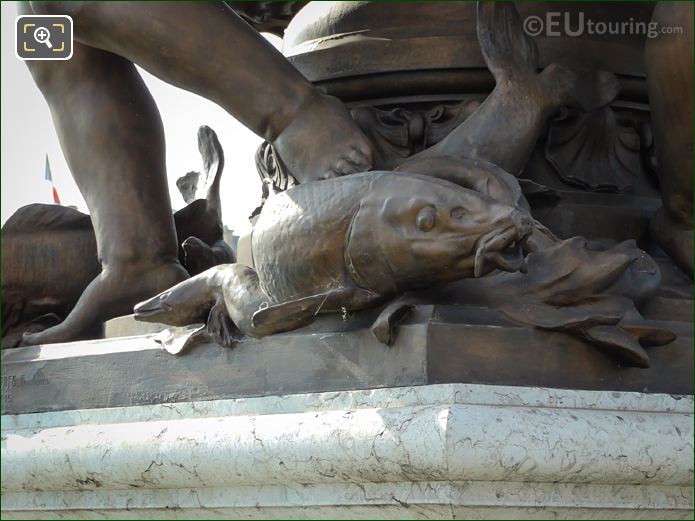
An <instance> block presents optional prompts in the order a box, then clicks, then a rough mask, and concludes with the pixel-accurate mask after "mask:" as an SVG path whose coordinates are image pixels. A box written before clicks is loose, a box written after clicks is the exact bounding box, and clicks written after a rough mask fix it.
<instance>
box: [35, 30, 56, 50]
mask: <svg viewBox="0 0 695 521" xmlns="http://www.w3.org/2000/svg"><path fill="white" fill-rule="evenodd" d="M34 39H35V40H36V41H37V42H39V43H45V44H46V47H48V48H49V49H53V45H51V33H50V31H49V30H48V29H46V28H45V27H37V28H36V29H35V30H34Z"/></svg>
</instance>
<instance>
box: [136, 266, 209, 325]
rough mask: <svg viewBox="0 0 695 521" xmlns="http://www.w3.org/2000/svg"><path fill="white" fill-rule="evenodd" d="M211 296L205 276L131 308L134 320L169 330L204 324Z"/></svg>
mask: <svg viewBox="0 0 695 521" xmlns="http://www.w3.org/2000/svg"><path fill="white" fill-rule="evenodd" d="M213 303H214V294H213V292H212V290H211V288H210V286H209V284H208V279H207V278H206V276H205V273H203V274H201V275H198V276H196V277H192V278H190V279H187V280H184V281H183V282H180V283H178V284H177V285H175V286H173V287H172V288H169V289H167V290H166V291H162V292H161V293H160V294H158V295H155V296H154V297H152V298H150V299H148V300H145V301H143V302H140V303H139V304H137V305H136V306H135V308H134V310H133V311H134V318H135V320H139V321H142V322H157V323H162V324H168V325H170V326H185V325H188V324H194V323H205V322H206V319H207V316H208V313H209V311H210V308H211V307H212V305H213Z"/></svg>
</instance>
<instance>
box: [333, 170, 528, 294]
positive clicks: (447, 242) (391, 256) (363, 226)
mask: <svg viewBox="0 0 695 521" xmlns="http://www.w3.org/2000/svg"><path fill="white" fill-rule="evenodd" d="M532 230H533V219H532V218H531V216H530V215H529V214H528V212H527V211H525V210H524V209H521V208H519V207H517V206H511V205H508V204H504V203H500V202H498V201H495V200H494V199H492V198H490V197H489V196H487V195H485V194H482V193H480V192H476V191H474V190H469V189H466V188H463V187H461V186H459V185H456V184H454V183H451V182H449V181H445V180H441V179H436V178H432V177H429V176H420V175H414V174H392V175H383V176H381V177H379V178H378V179H377V180H375V182H374V183H373V184H372V187H371V190H369V192H368V193H367V194H366V196H365V197H364V198H363V199H362V201H361V203H360V207H359V209H358V211H357V213H356V214H355V216H354V218H353V221H352V223H351V226H350V231H349V233H348V239H347V244H346V248H345V252H346V253H345V256H346V265H347V268H348V271H349V272H350V274H351V276H352V277H353V278H354V280H355V282H357V283H358V284H359V285H361V286H363V287H366V288H369V289H371V290H373V291H377V292H379V293H382V294H383V293H389V292H391V293H392V292H398V291H404V290H407V289H417V288H422V287H427V286H429V285H433V284H440V283H446V282H452V281H454V280H459V279H463V278H467V277H480V276H483V275H485V274H487V273H489V272H491V271H493V270H495V269H500V270H504V271H509V272H515V271H519V270H521V271H523V270H524V269H525V264H524V255H523V251H522V245H523V242H524V241H525V240H526V238H527V237H528V236H529V235H530V234H531V232H532Z"/></svg>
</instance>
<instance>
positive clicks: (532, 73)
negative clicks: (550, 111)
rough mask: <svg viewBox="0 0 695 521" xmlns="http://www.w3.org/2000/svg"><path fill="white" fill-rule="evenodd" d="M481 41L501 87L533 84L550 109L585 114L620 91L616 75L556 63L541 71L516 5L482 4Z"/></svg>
mask: <svg viewBox="0 0 695 521" xmlns="http://www.w3.org/2000/svg"><path fill="white" fill-rule="evenodd" d="M478 41H479V43H480V48H481V51H482V53H483V56H484V58H485V62H486V63H487V65H488V67H489V68H490V71H491V72H492V74H493V75H494V77H495V80H497V83H498V84H500V83H503V82H509V83H511V84H512V88H517V87H518V85H516V84H517V83H525V82H532V83H535V85H534V86H535V88H539V89H540V91H541V92H540V94H541V95H542V96H541V97H542V98H544V99H545V100H546V102H547V103H548V105H549V106H552V107H561V106H569V107H573V108H577V109H580V110H582V111H585V112H589V111H592V110H596V109H599V108H601V107H602V106H604V105H607V104H608V103H610V102H611V101H612V100H613V99H614V98H615V96H616V95H617V94H618V92H619V90H620V84H619V82H618V80H617V79H616V77H615V75H613V74H612V73H609V72H605V71H597V70H593V69H582V68H579V67H574V66H569V65H565V64H557V63H554V64H552V65H549V66H548V67H547V68H546V69H545V70H543V72H541V73H540V74H536V72H537V68H538V48H537V46H536V43H535V42H534V41H533V39H532V38H530V37H529V36H528V35H527V34H526V32H525V31H524V26H523V24H522V21H521V17H520V16H519V12H518V11H517V9H516V7H515V5H514V3H512V2H479V3H478Z"/></svg>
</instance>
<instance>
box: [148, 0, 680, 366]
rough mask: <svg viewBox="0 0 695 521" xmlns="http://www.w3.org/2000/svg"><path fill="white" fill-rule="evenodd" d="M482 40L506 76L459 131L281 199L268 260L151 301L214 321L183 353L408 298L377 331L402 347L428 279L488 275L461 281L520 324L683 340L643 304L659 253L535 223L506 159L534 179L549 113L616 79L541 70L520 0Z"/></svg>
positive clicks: (259, 243) (611, 338)
mask: <svg viewBox="0 0 695 521" xmlns="http://www.w3.org/2000/svg"><path fill="white" fill-rule="evenodd" d="M478 36H479V40H480V44H481V49H482V50H483V55H484V57H485V59H486V62H487V64H488V66H489V67H490V69H491V70H492V71H493V74H494V75H495V77H496V79H497V86H496V87H495V90H494V91H493V93H492V94H491V95H490V96H489V97H488V98H487V99H486V100H485V102H483V103H482V104H481V105H480V106H479V107H478V108H477V110H476V111H475V112H473V113H472V114H471V115H470V116H469V117H468V118H467V119H466V120H465V121H464V122H463V123H461V124H460V125H459V126H458V127H457V128H455V129H454V130H453V131H452V132H451V134H450V135H449V136H447V137H446V138H444V139H443V140H442V141H440V142H439V143H438V144H436V145H434V146H432V147H431V148H429V149H427V150H425V151H423V152H421V153H419V154H416V155H414V156H412V157H411V158H409V159H408V160H406V161H404V162H403V163H402V164H400V165H399V166H398V171H399V172H401V173H399V174H388V173H386V172H374V173H367V174H356V175H352V176H349V177H347V178H344V179H340V180H333V181H330V182H321V183H317V184H316V185H313V184H312V183H310V184H309V185H306V184H305V185H302V184H300V185H299V186H294V187H292V188H289V189H288V190H286V191H284V192H281V193H279V194H273V195H270V197H269V198H268V200H267V201H266V203H265V206H264V207H263V209H262V211H261V213H260V217H259V220H258V222H257V223H256V227H255V230H254V235H253V239H252V241H253V254H254V264H255V265H256V270H252V269H251V268H248V267H246V266H241V265H231V266H224V267H218V268H215V269H213V270H210V271H208V272H205V273H203V274H201V275H200V276H198V277H196V278H194V279H191V280H188V281H185V282H183V283H181V284H179V285H177V286H175V287H174V288H172V289H171V290H168V291H166V292H164V293H162V294H160V295H158V296H157V297H154V298H152V299H150V300H148V301H146V302H143V303H141V304H139V305H138V306H137V307H136V314H135V316H136V318H137V319H139V320H150V321H159V322H164V323H167V324H172V325H176V326H184V325H188V324H191V323H195V322H206V323H207V333H205V332H203V331H201V330H195V331H193V333H192V334H191V336H190V340H189V341H185V342H178V344H177V346H178V347H177V348H176V349H175V350H173V351H175V352H182V351H183V350H185V349H187V348H188V347H190V346H191V345H193V344H194V343H195V342H197V341H200V340H202V339H204V338H206V335H209V336H211V337H212V338H213V339H214V340H215V341H217V342H218V343H221V344H223V345H227V346H229V345H230V344H231V343H233V342H235V341H238V340H239V338H240V337H239V332H241V333H244V334H249V335H253V336H257V337H262V336H265V335H268V334H273V333H276V332H280V331H285V330H288V329H294V328H297V327H300V326H303V325H306V324H307V323H309V322H310V321H311V320H312V319H313V318H314V317H315V316H316V315H317V314H318V313H319V312H335V311H339V310H340V309H347V310H354V309H360V308H363V307H368V306H373V305H376V304H379V303H382V302H384V301H386V300H388V299H389V298H394V297H395V300H394V301H393V302H392V303H391V304H389V305H388V306H387V307H386V308H385V309H384V310H383V312H382V314H381V315H380V316H379V318H378V319H377V321H376V322H375V324H374V325H373V327H372V331H373V332H374V334H375V335H376V336H377V338H378V339H379V340H381V341H382V342H384V343H386V344H391V343H392V342H393V339H394V335H393V326H394V325H395V323H396V322H397V320H398V319H399V318H401V317H402V316H403V313H404V311H407V309H408V308H409V307H411V306H412V303H413V302H416V301H418V298H417V297H416V296H415V294H416V291H417V290H418V289H422V288H424V287H428V286H437V285H441V284H444V283H447V282H453V281H456V280H461V279H466V278H471V276H473V277H474V278H475V280H468V281H466V282H465V283H460V284H458V286H457V288H458V289H459V290H460V293H459V294H458V295H459V299H460V300H462V301H465V302H467V303H468V301H469V296H470V299H471V300H472V301H474V300H475V299H476V298H477V299H478V301H479V302H481V303H482V304H483V305H488V306H492V307H495V308H497V309H499V310H500V311H502V312H503V313H504V314H505V315H507V316H508V317H509V318H510V319H512V320H514V321H516V322H520V323H522V324H526V325H530V326H533V327H538V328H542V329H550V330H561V331H564V332H567V333H569V334H574V335H578V336H581V337H582V338H585V339H587V340H589V341H590V342H593V343H595V344H596V345H599V346H603V347H604V348H607V349H609V351H610V352H612V353H613V354H614V355H615V356H617V357H618V358H620V359H622V360H623V361H625V362H626V363H628V364H631V365H637V366H641V367H646V366H648V365H649V357H648V356H647V354H646V352H645V351H644V349H643V348H642V346H641V345H640V342H643V343H645V344H647V343H649V342H653V343H657V344H662V343H667V342H669V341H671V340H672V339H673V335H672V334H671V333H670V332H667V331H663V330H660V329H658V328H651V327H649V325H648V324H647V323H646V322H645V321H644V319H643V318H642V317H641V315H640V314H639V312H638V311H637V309H636V308H635V305H634V303H635V302H641V301H643V300H644V299H645V298H647V297H648V296H650V295H651V294H653V291H654V290H655V288H656V287H657V286H658V285H659V281H660V273H659V269H658V267H657V266H656V264H655V263H654V262H653V261H652V260H651V258H649V256H648V255H646V253H644V252H643V251H642V250H640V249H638V248H636V247H635V245H634V243H630V242H627V243H624V244H622V245H618V246H616V247H614V248H610V249H606V248H598V249H596V248H595V247H592V246H590V245H589V244H588V243H587V241H585V240H584V239H582V238H575V239H570V240H566V241H562V240H560V239H559V238H557V237H556V236H555V235H554V234H552V233H551V232H550V231H549V230H548V229H547V228H545V227H544V226H543V225H541V224H540V223H538V222H534V221H533V220H532V219H531V217H530V214H528V209H529V205H528V202H527V201H526V199H525V197H524V195H523V192H522V189H521V187H520V185H519V182H518V181H517V180H516V179H515V178H514V177H513V176H511V175H510V174H508V173H507V172H506V171H505V169H504V168H501V166H500V165H503V166H504V167H506V169H508V170H510V171H511V172H513V173H515V174H518V173H519V172H520V171H521V169H522V167H523V165H524V164H525V163H526V161H527V159H528V157H529V155H530V153H531V151H532V149H533V147H534V146H535V143H536V141H537V139H538V136H539V134H540V132H541V129H542V127H543V125H544V124H545V121H546V120H547V118H548V117H549V116H551V115H552V114H553V113H554V112H555V111H557V110H558V109H559V108H560V107H561V106H563V105H568V104H575V105H576V106H578V107H579V108H580V109H582V110H595V109H597V108H600V107H601V106H603V105H605V104H606V103H608V102H610V101H611V100H612V99H613V97H614V96H615V95H616V93H617V83H616V80H615V77H614V76H613V75H612V74H609V73H602V72H595V71H586V72H583V73H582V72H580V71H576V70H573V69H571V68H568V67H564V66H560V65H550V66H549V67H547V68H546V69H545V71H543V72H542V73H541V74H539V75H537V74H536V73H535V56H536V55H537V50H536V47H535V43H534V42H533V41H532V40H531V39H530V38H529V37H528V36H527V35H525V34H524V32H523V30H522V28H521V22H520V19H519V16H518V13H517V12H516V8H515V7H514V5H513V4H511V3H484V4H480V5H479V8H478ZM500 140H502V142H503V143H504V145H505V146H500ZM428 177H429V182H425V180H426V179H427V178H428ZM434 178H439V179H441V180H439V181H437V180H435V179H434ZM525 184H527V185H528V183H525ZM442 188H444V189H445V190H446V191H449V192H451V194H450V195H449V197H448V198H447V197H445V196H444V194H440V193H439V192H440V190H442ZM471 190H475V192H471ZM476 192H477V193H478V194H479V195H478V197H477V198H476V197H473V196H472V194H474V193H476ZM500 208H503V210H501V209H500ZM500 216H504V217H503V218H501V217H500ZM510 216H512V217H511V218H510ZM457 221H458V222H457ZM423 234H424V235H423ZM425 237H426V239H425ZM452 243H453V244H455V246H452ZM522 251H525V252H526V253H530V252H532V253H531V254H530V255H529V258H530V259H531V260H532V261H533V266H534V269H533V270H532V271H531V273H529V274H528V275H525V274H523V273H515V274H514V275H509V274H504V273H497V272H495V273H492V274H490V275H489V276H488V277H483V276H484V275H486V274H488V273H490V272H491V271H492V270H493V269H496V270H502V271H507V272H511V273H514V272H517V271H521V272H525V271H526V270H525V262H524V261H523V255H522ZM480 277H483V278H482V279H481V278H480ZM420 301H421V300H420Z"/></svg>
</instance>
